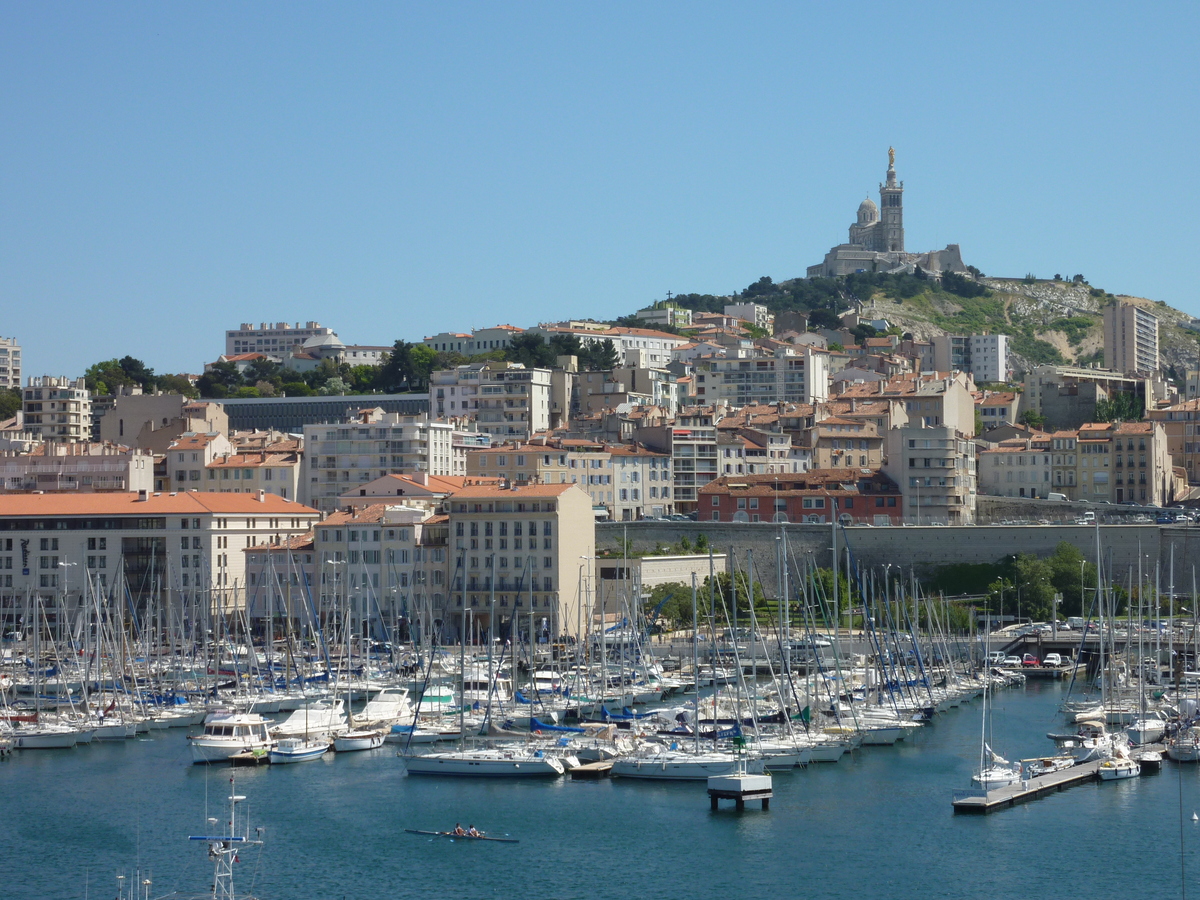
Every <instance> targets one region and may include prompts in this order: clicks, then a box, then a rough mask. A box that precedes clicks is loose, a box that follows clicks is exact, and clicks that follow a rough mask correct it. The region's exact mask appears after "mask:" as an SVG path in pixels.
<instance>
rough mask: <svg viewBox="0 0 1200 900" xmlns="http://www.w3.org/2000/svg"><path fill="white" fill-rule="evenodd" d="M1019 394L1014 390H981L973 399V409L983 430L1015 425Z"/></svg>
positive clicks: (1019, 400)
mask: <svg viewBox="0 0 1200 900" xmlns="http://www.w3.org/2000/svg"><path fill="white" fill-rule="evenodd" d="M1020 403H1021V395H1020V394H1018V393H1017V392H1016V391H982V392H981V393H980V395H979V397H978V399H976V401H975V411H976V412H978V413H979V420H980V421H981V422H982V423H983V430H984V431H991V430H992V429H993V428H999V427H1000V426H1001V425H1015V424H1016V422H1017V410H1018V409H1019V407H1020Z"/></svg>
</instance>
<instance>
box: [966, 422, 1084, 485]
mask: <svg viewBox="0 0 1200 900" xmlns="http://www.w3.org/2000/svg"><path fill="white" fill-rule="evenodd" d="M1053 459H1054V454H1053V438H1052V437H1051V435H1049V434H1040V433H1039V434H1035V435H1033V436H1032V437H1028V438H1014V439H1012V440H1007V441H1001V442H1000V443H999V444H997V445H996V446H994V447H989V448H986V449H980V450H979V451H978V489H979V493H981V494H990V495H992V496H994V497H1033V498H1041V499H1045V498H1046V495H1047V494H1050V493H1063V492H1062V491H1060V490H1059V489H1058V488H1055V487H1054V464H1053Z"/></svg>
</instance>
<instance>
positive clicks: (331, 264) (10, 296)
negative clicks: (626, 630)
mask: <svg viewBox="0 0 1200 900" xmlns="http://www.w3.org/2000/svg"><path fill="white" fill-rule="evenodd" d="M0 16H2V18H0V23H2V25H0V83H2V84H3V85H4V86H5V87H4V89H3V90H2V91H0V336H3V337H16V338H17V339H18V341H19V343H20V344H21V345H22V347H23V348H24V358H25V375H26V376H36V375H43V374H45V375H67V376H78V375H80V374H82V373H83V371H84V369H85V368H86V367H87V366H88V365H90V364H91V363H93V362H96V361H98V360H104V359H110V358H113V357H121V356H124V355H126V354H128V355H132V356H135V357H138V358H140V359H142V360H144V361H145V362H146V363H147V364H149V365H150V366H152V367H153V368H154V369H155V370H157V371H159V372H172V373H173V372H192V373H198V372H200V371H202V368H203V365H204V363H205V362H211V361H213V360H215V359H216V357H217V356H218V355H219V354H220V353H222V352H223V349H224V332H225V330H226V329H229V328H237V327H238V326H239V325H240V323H242V322H255V323H258V322H267V321H270V322H282V321H288V322H297V321H309V320H317V321H319V322H321V324H323V325H327V326H329V327H331V328H333V329H334V330H335V331H336V332H337V333H338V334H339V335H340V336H341V338H342V339H343V340H344V341H346V342H347V343H361V344H391V343H392V342H393V341H395V340H397V339H400V338H402V339H405V340H410V341H417V340H420V339H421V338H422V337H424V336H426V335H432V334H436V333H438V332H440V331H446V330H449V331H469V330H471V329H473V328H482V327H486V326H490V325H494V324H497V323H502V322H503V323H511V324H514V325H520V326H528V325H533V324H536V323H538V322H544V321H557V320H561V319H564V318H568V317H570V318H588V317H594V318H612V317H615V316H618V315H624V314H629V313H632V312H634V311H635V310H636V309H638V308H640V307H642V306H644V305H646V304H648V303H650V302H651V301H654V300H659V299H664V298H665V297H666V295H667V292H668V291H672V292H674V293H677V294H678V293H688V292H696V293H715V294H725V293H730V292H732V291H736V290H740V289H742V288H744V287H746V286H747V285H748V284H750V283H751V282H753V281H756V280H757V279H758V278H759V277H761V276H763V275H768V276H770V277H772V278H773V279H775V280H776V281H781V280H784V279H786V278H793V277H797V276H800V275H803V274H804V270H805V268H806V267H807V266H809V265H813V264H815V263H818V262H820V261H821V259H822V257H823V255H824V254H825V252H826V251H827V250H828V249H829V248H830V247H831V246H833V245H834V244H837V243H841V242H843V241H845V240H846V239H847V228H848V226H849V225H850V223H851V222H852V221H853V220H854V216H855V212H856V210H857V208H858V204H859V203H860V202H861V201H862V199H863V198H864V197H867V196H872V197H873V198H874V199H876V200H878V184H879V182H880V181H882V180H883V178H884V173H885V170H886V168H887V150H888V147H889V146H892V147H895V150H896V171H897V174H898V176H899V178H900V179H901V180H903V181H904V182H905V195H904V198H905V199H904V205H905V230H906V234H905V240H906V246H907V249H908V250H910V251H924V250H932V249H938V248H941V247H944V246H945V245H946V244H947V243H957V244H959V245H960V246H961V248H962V254H963V258H964V260H965V261H966V262H968V263H970V264H972V265H975V266H977V267H978V268H980V269H982V270H983V271H984V272H985V273H987V274H989V275H1007V276H1018V277H1019V276H1023V275H1025V274H1027V273H1033V274H1035V275H1037V276H1039V277H1049V276H1051V275H1053V274H1055V273H1060V274H1063V275H1066V276H1070V275H1074V274H1076V273H1080V274H1083V275H1084V276H1085V277H1086V278H1087V279H1088V280H1089V281H1090V282H1091V283H1092V284H1093V285H1095V286H1097V287H1102V288H1104V289H1105V290H1108V291H1110V292H1112V293H1130V294H1135V295H1138V296H1144V297H1150V298H1152V299H1155V300H1165V301H1166V302H1167V303H1169V304H1171V305H1173V306H1177V307H1179V308H1181V309H1183V310H1185V311H1187V312H1190V313H1192V314H1195V315H1200V298H1197V296H1196V287H1195V286H1196V281H1197V276H1196V274H1195V271H1194V266H1193V265H1192V261H1193V259H1194V253H1195V248H1196V247H1197V246H1200V217H1198V216H1197V214H1196V210H1197V205H1198V204H1197V196H1196V194H1197V189H1196V186H1197V184H1198V183H1200V179H1197V177H1196V172H1195V168H1196V163H1197V161H1198V157H1200V154H1198V153H1197V147H1198V145H1200V141H1198V140H1197V137H1198V136H1197V130H1198V128H1200V124H1198V123H1200V116H1197V112H1198V109H1197V107H1198V105H1200V91H1197V86H1198V85H1200V78H1198V75H1200V73H1198V71H1197V68H1198V66H1200V62H1198V61H1200V54H1198V53H1197V37H1196V35H1197V34H1200V28H1198V27H1197V26H1198V25H1200V22H1198V21H1197V20H1198V19H1200V4H1195V3H1191V4H1183V3H1159V4H1154V5H1139V4H1127V3H1122V4H1116V3H1104V2H1100V3H1091V4H1086V5H1085V4H1082V3H1057V4H1046V3H1043V2H1036V3H1022V2H1012V3H1005V4H999V3H979V4H963V3H928V4H927V3H905V4H899V3H870V2H861V3H855V4H849V5H847V4H829V3H825V4H817V3H803V2H802V3H796V2H787V3H739V4H718V3H705V2H690V3H671V2H656V3H651V4H646V3H625V2H610V3H604V4H595V3H593V4H587V3H566V4H563V3H539V2H522V3H507V4H503V3H482V2H480V3H460V2H446V3H402V2H389V3H378V4H375V3H368V2H359V3H355V4H329V3H302V2H301V3H286V4H285V3H268V2H262V3H254V4H238V3H220V2H216V3H193V2H173V3H146V4H136V3H120V2H109V3H103V4H85V3H37V4H32V3H24V2H12V0H2V2H0Z"/></svg>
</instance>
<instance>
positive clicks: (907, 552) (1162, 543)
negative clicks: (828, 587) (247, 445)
mask: <svg viewBox="0 0 1200 900" xmlns="http://www.w3.org/2000/svg"><path fill="white" fill-rule="evenodd" d="M781 527H782V528H783V529H784V530H785V531H786V533H787V543H788V547H789V549H790V551H791V553H792V554H793V555H794V557H795V559H796V560H797V561H800V560H802V559H803V558H804V557H805V556H807V555H808V554H810V553H811V554H813V558H814V559H815V560H816V561H817V563H818V565H821V566H823V567H826V568H828V567H829V566H830V564H831V563H830V546H831V541H832V534H831V529H830V526H829V525H784V526H780V525H774V524H771V523H747V524H741V523H736V524H735V523H726V522H631V523H613V524H607V523H599V524H597V525H596V550H597V551H603V550H606V549H607V550H619V548H620V546H621V540H622V538H623V537H625V536H627V537H628V539H629V540H630V542H631V543H632V544H633V550H634V552H647V551H653V550H655V549H656V548H659V547H661V548H667V547H671V546H673V545H676V544H678V542H679V540H680V539H681V538H683V537H687V539H688V540H689V541H690V542H691V543H692V545H693V546H694V545H695V543H696V538H697V537H699V536H700V535H704V536H705V537H706V539H707V540H708V544H709V546H711V547H712V548H713V551H714V552H720V553H724V552H728V551H729V550H730V549H731V548H732V550H733V552H734V554H735V556H736V559H737V567H738V568H739V569H745V567H746V564H747V551H753V554H754V566H755V570H756V573H757V574H756V578H757V580H759V581H761V582H762V583H763V585H764V587H766V589H767V590H769V591H773V590H774V589H775V552H776V551H775V547H776V544H777V541H776V538H777V537H778V536H779V535H780V529H781ZM1063 541H1065V542H1067V543H1069V544H1073V545H1074V546H1076V547H1078V548H1079V549H1080V550H1081V551H1082V552H1083V554H1084V556H1085V557H1086V558H1087V559H1088V560H1093V559H1095V548H1096V530H1095V528H1093V527H1091V526H1085V525H986V526H963V527H952V526H928V525H923V526H920V527H908V526H905V527H897V526H893V527H888V528H865V527H854V528H846V529H841V528H839V529H838V533H837V545H838V551H839V565H844V564H845V547H846V546H847V545H849V547H850V552H851V554H852V556H853V557H854V558H855V559H856V560H857V561H858V563H859V564H860V565H866V566H882V565H884V564H885V563H890V564H892V565H893V566H901V567H903V568H904V569H908V568H909V567H910V566H912V567H914V568H915V569H916V571H917V573H918V574H922V573H928V572H929V571H930V570H931V569H933V568H935V567H937V566H943V565H949V564H953V563H993V562H997V561H998V560H1000V559H1003V558H1004V557H1005V556H1008V555H1010V554H1014V553H1032V554H1035V555H1038V556H1049V555H1050V554H1052V553H1053V552H1054V550H1055V548H1056V547H1057V546H1058V544H1059V543H1060V542H1063ZM1100 543H1101V547H1102V548H1103V553H1104V557H1105V567H1106V570H1108V571H1110V572H1111V574H1112V575H1113V576H1114V577H1115V578H1117V579H1120V580H1124V578H1125V576H1126V573H1127V572H1128V571H1129V570H1130V568H1136V566H1137V560H1138V554H1139V553H1140V554H1141V555H1142V556H1143V557H1146V558H1147V559H1146V560H1144V562H1145V563H1148V565H1149V567H1150V569H1151V571H1152V570H1153V566H1154V563H1155V562H1156V561H1158V562H1161V563H1162V566H1163V569H1162V571H1163V572H1164V576H1163V577H1164V578H1165V577H1166V574H1165V573H1166V572H1167V570H1168V568H1169V566H1170V562H1171V556H1172V548H1174V560H1175V570H1176V583H1177V584H1185V585H1190V584H1191V570H1190V568H1187V567H1188V566H1190V565H1191V562H1190V561H1191V560H1196V559H1200V527H1196V526H1191V527H1188V526H1157V525H1101V526H1100Z"/></svg>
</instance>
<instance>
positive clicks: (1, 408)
mask: <svg viewBox="0 0 1200 900" xmlns="http://www.w3.org/2000/svg"><path fill="white" fill-rule="evenodd" d="M20 408H21V392H20V391H15V390H13V389H12V388H0V419H11V418H12V417H13V416H15V415H16V414H17V410H18V409H20Z"/></svg>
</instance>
